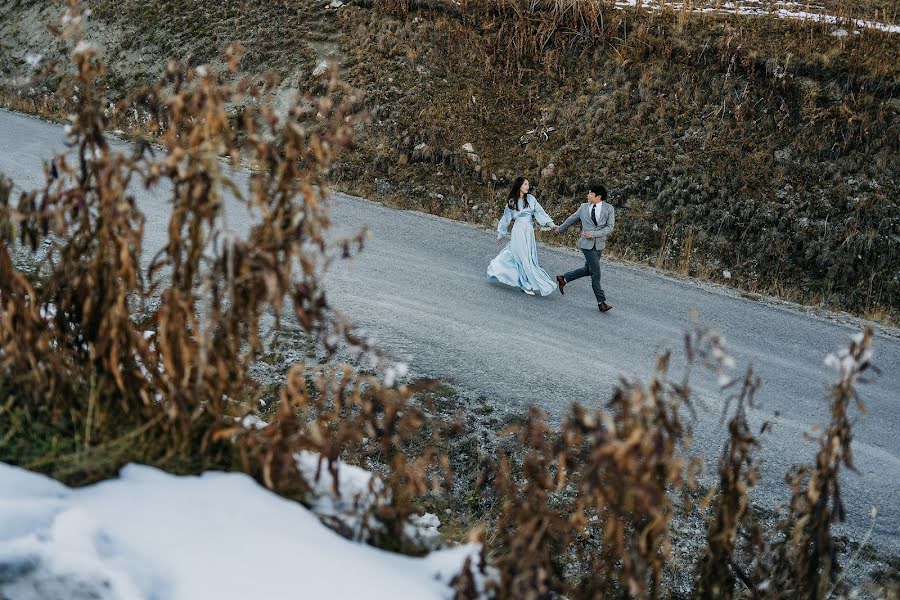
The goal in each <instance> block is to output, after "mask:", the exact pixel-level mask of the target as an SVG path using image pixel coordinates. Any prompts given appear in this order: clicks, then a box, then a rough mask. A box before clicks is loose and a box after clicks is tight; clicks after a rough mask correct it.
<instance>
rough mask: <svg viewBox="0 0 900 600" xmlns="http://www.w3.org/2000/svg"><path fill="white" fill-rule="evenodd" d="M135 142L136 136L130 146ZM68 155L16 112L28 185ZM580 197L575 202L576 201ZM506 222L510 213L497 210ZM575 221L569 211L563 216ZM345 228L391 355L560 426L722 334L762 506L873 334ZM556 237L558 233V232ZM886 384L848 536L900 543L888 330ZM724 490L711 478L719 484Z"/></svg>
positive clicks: (899, 346)
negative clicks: (624, 382)
mask: <svg viewBox="0 0 900 600" xmlns="http://www.w3.org/2000/svg"><path fill="white" fill-rule="evenodd" d="M117 144H121V145H122V146H123V147H127V144H126V143H125V142H117ZM62 148H63V129H62V127H60V126H58V125H54V124H50V123H46V122H43V121H40V120H37V119H33V118H30V117H25V116H21V115H17V114H13V113H9V112H5V111H0V173H5V174H6V175H7V176H9V177H11V178H12V179H13V180H14V182H15V183H16V184H17V186H19V187H21V188H23V189H33V188H36V187H40V186H41V184H42V182H43V174H42V168H41V165H42V161H44V160H46V159H48V158H49V157H51V156H52V155H53V154H54V153H55V152H57V151H59V150H61V149H62ZM134 193H135V195H136V197H137V199H138V202H139V206H140V207H141V209H142V210H143V211H144V213H145V215H146V218H147V222H146V235H145V247H146V256H151V255H152V254H153V253H154V252H155V251H156V250H157V249H159V248H160V247H161V246H162V245H163V242H164V240H165V236H166V224H167V218H168V206H167V204H166V202H165V195H164V194H160V193H159V192H147V191H145V190H143V189H142V188H139V187H138V186H135V189H134ZM573 202H574V201H573ZM242 212H243V211H241V210H231V209H230V210H229V219H230V221H231V226H232V227H233V228H234V229H235V230H237V231H239V232H240V231H241V230H246V227H247V225H248V223H247V222H246V218H243V220H242V217H241V215H242ZM497 212H498V216H499V213H500V209H499V208H498V210H497ZM552 216H554V217H555V218H556V219H557V221H558V222H559V221H561V220H562V218H564V217H565V216H567V215H552ZM332 217H333V222H334V223H336V224H337V227H336V230H335V234H336V235H340V234H341V233H344V232H346V233H350V232H353V231H356V230H358V229H360V228H362V227H363V226H365V227H368V229H369V231H370V233H371V235H370V239H369V241H368V243H367V245H366V248H365V251H364V252H363V254H362V255H361V256H359V257H358V258H356V259H354V260H352V261H350V262H343V263H338V264H337V265H336V266H335V268H334V269H333V270H332V272H331V273H330V274H329V275H328V277H327V290H328V294H329V297H330V298H331V301H332V303H333V304H334V305H335V306H337V307H338V308H340V309H341V310H342V311H343V312H345V313H346V314H347V315H348V316H349V317H350V318H351V320H352V321H353V322H354V323H356V324H357V325H359V326H361V327H363V328H365V329H366V330H367V332H369V333H370V334H371V335H372V336H374V337H375V338H376V339H377V340H378V342H379V346H380V347H382V348H384V349H385V350H387V351H388V352H390V353H392V354H394V355H396V356H398V357H406V358H408V360H409V364H410V367H411V369H412V370H414V371H415V372H416V373H420V374H428V375H430V376H434V377H439V378H442V379H445V380H447V381H449V382H451V383H455V384H457V385H459V386H461V387H463V388H465V389H467V390H471V391H475V392H477V393H480V394H484V395H485V396H486V397H488V398H489V400H490V401H491V402H493V403H495V404H498V405H503V407H504V408H507V409H515V410H518V409H524V408H525V407H526V406H528V405H530V404H536V405H538V406H540V407H541V408H542V409H544V410H545V411H546V412H547V413H548V414H549V415H550V416H551V417H552V418H559V416H560V415H561V414H562V413H563V412H564V411H565V410H566V408H567V407H568V406H569V405H570V403H571V402H573V401H576V400H577V401H579V402H582V403H584V404H587V405H591V406H601V405H602V404H603V403H604V402H605V401H606V400H607V399H608V398H609V397H610V395H611V393H612V391H613V389H614V387H615V386H616V385H617V383H618V381H619V378H620V376H622V375H625V376H628V377H639V378H646V377H647V376H649V375H650V374H651V373H652V371H653V368H654V364H655V357H656V355H657V354H658V353H659V352H660V351H663V350H665V349H672V350H673V351H674V360H673V372H674V373H676V374H680V373H681V369H682V367H683V365H684V352H683V341H682V340H683V335H684V332H685V331H686V330H687V329H688V328H689V327H690V324H691V316H690V314H691V310H692V309H696V311H697V313H698V314H699V317H700V321H701V322H702V323H703V324H705V325H711V326H714V327H716V328H717V329H718V330H719V331H721V332H722V333H723V334H724V335H725V337H726V339H727V342H728V349H729V352H730V354H731V355H732V356H734V357H735V359H736V360H737V363H738V368H737V370H736V373H739V372H740V371H741V370H742V369H743V368H744V367H745V366H746V365H747V364H748V363H749V362H752V364H753V367H754V369H755V371H756V372H757V374H759V375H760V376H761V377H762V378H763V380H764V384H763V386H762V388H761V389H760V391H759V393H758V395H757V401H758V404H759V408H758V409H757V410H755V411H753V413H752V415H751V418H752V421H753V423H754V426H756V427H758V426H759V425H761V424H762V423H763V422H764V421H766V420H770V421H773V422H774V428H773V430H772V431H771V432H770V433H768V434H766V435H765V436H764V438H763V452H762V458H763V461H764V463H763V464H764V469H763V479H762V483H761V485H760V486H759V487H758V488H757V490H755V492H754V494H755V495H754V500H755V501H756V502H758V503H760V504H763V505H767V506H773V505H774V504H776V503H778V502H784V501H786V500H787V498H788V497H789V495H788V494H789V492H788V489H787V486H786V485H785V484H784V481H783V474H784V473H785V472H786V471H787V469H788V468H789V467H790V466H791V465H792V464H795V463H801V462H811V461H812V460H813V458H814V454H815V447H814V445H812V444H811V443H810V442H808V441H806V440H805V439H804V437H803V435H802V434H803V433H804V432H809V431H811V429H812V427H813V426H814V425H815V424H820V423H825V422H827V419H828V417H829V413H828V385H829V382H830V381H832V379H833V377H834V374H833V372H831V370H830V369H829V368H828V367H826V366H825V365H824V363H823V360H824V358H825V356H826V354H827V353H829V352H832V351H834V350H837V349H839V348H842V347H845V346H846V345H847V343H848V341H849V340H850V337H851V336H852V335H853V334H854V333H855V332H857V331H859V325H858V323H857V324H856V325H854V324H853V320H852V319H843V321H844V322H842V320H841V319H839V318H822V317H821V316H815V315H811V314H809V311H806V310H804V309H802V308H801V307H794V306H791V305H787V304H784V303H772V302H760V301H756V300H752V299H748V298H745V297H742V296H741V295H740V294H737V293H735V292H733V291H730V290H726V289H723V288H720V287H719V286H712V285H705V284H701V283H698V282H695V281H690V280H682V279H675V278H671V277H666V276H664V275H661V274H659V273H657V272H655V271H653V270H651V269H645V268H639V267H634V266H630V265H625V264H619V263H614V262H610V261H604V263H603V287H604V289H605V290H606V293H607V297H608V301H609V302H610V304H612V305H613V306H614V308H613V310H612V311H610V312H609V313H606V314H600V313H599V311H598V310H597V307H596V303H595V302H594V301H593V294H592V293H591V289H590V280H589V279H588V278H585V279H582V280H579V281H576V282H572V283H571V284H569V285H568V286H567V287H566V295H565V296H560V295H559V294H558V293H555V294H553V295H551V296H548V297H546V298H541V297H529V296H526V295H525V294H523V293H522V292H521V291H519V290H517V289H512V288H508V287H505V286H502V285H499V284H492V283H489V282H488V281H487V280H486V278H485V269H486V267H487V264H488V262H490V260H491V258H493V256H494V255H495V254H496V253H497V252H498V251H499V249H500V247H499V246H497V245H496V244H495V235H494V233H493V232H491V231H487V230H485V229H482V228H477V227H472V226H469V225H465V224H461V223H457V222H454V221H450V220H447V219H442V218H438V217H434V216H431V215H425V214H421V213H415V212H408V211H401V210H396V209H392V208H387V207H384V206H382V205H380V204H377V203H373V202H369V201H366V200H361V199H356V198H350V197H347V196H343V195H335V197H334V198H333V207H332ZM549 235H550V234H542V236H543V239H548V236H549ZM580 256H581V255H580V253H578V252H577V251H576V250H575V249H574V248H573V249H567V248H553V247H546V246H542V247H540V248H539V258H540V261H541V264H542V266H543V267H544V268H545V269H546V270H547V271H548V272H549V273H550V274H551V275H552V274H556V273H562V272H564V271H567V270H569V269H571V268H573V267H576V266H579V265H580V264H581V262H583V261H582V260H581V259H580ZM874 362H875V363H876V364H877V365H878V366H879V367H880V368H881V369H882V375H881V376H880V377H879V378H878V379H877V380H876V381H875V382H873V383H870V384H867V385H864V386H860V392H861V394H862V397H863V400H864V402H865V403H866V406H867V408H868V414H867V415H865V416H861V417H860V418H859V421H858V422H857V423H856V425H855V426H854V429H853V431H854V439H853V450H854V458H855V462H856V467H857V469H858V472H857V473H851V472H848V471H845V474H844V479H843V495H844V499H845V502H846V504H847V508H848V521H847V524H846V526H845V527H844V528H843V531H845V532H846V533H848V534H850V535H852V536H853V537H856V538H859V537H861V536H862V535H863V533H864V532H865V531H866V530H867V529H868V528H869V526H870V519H869V508H870V507H871V506H876V507H877V508H878V511H879V515H878V519H877V522H876V524H875V534H874V539H875V540H876V542H877V544H878V545H879V546H880V547H882V549H884V550H887V551H889V552H896V551H897V549H898V548H900V336H898V334H897V332H896V330H885V329H884V328H882V329H881V330H880V332H879V333H877V335H876V339H875V342H874ZM694 384H695V387H696V389H697V390H698V393H699V395H700V397H701V398H702V399H703V402H704V404H705V406H706V409H705V410H701V411H700V414H699V416H698V421H697V422H696V424H695V443H694V449H695V450H696V451H697V452H699V453H700V454H702V455H703V456H705V457H706V459H707V461H709V463H710V466H711V468H714V465H715V461H716V459H717V457H718V454H719V452H720V449H721V444H722V441H723V440H724V437H725V435H726V430H725V427H724V426H723V425H721V424H720V414H721V408H722V405H723V401H724V399H723V396H722V395H721V394H720V393H719V392H718V390H717V388H716V385H715V381H714V379H713V378H712V377H711V376H704V375H700V376H698V377H696V378H695V380H694ZM710 481H711V480H710Z"/></svg>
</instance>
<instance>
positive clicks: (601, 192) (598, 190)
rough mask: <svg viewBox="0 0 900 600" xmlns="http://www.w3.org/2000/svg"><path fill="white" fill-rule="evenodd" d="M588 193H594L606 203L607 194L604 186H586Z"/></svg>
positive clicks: (593, 184)
mask: <svg viewBox="0 0 900 600" xmlns="http://www.w3.org/2000/svg"><path fill="white" fill-rule="evenodd" d="M588 191H589V192H594V193H595V194H597V195H598V196H600V200H602V201H603V202H606V195H607V194H608V192H607V191H606V186H604V185H602V184H600V183H592V184H590V185H589V186H588Z"/></svg>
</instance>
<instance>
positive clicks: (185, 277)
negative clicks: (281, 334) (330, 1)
mask: <svg viewBox="0 0 900 600" xmlns="http://www.w3.org/2000/svg"><path fill="white" fill-rule="evenodd" d="M67 18H68V21H69V25H68V26H67V27H66V29H65V30H64V31H63V32H62V33H61V35H62V36H63V37H64V38H65V39H66V40H67V42H68V43H69V44H70V46H71V47H73V48H74V50H73V52H72V59H73V63H74V67H75V69H74V72H73V73H72V74H70V75H64V80H63V83H62V84H61V85H60V91H61V92H62V93H64V94H65V97H67V98H70V102H71V103H72V104H71V109H72V114H73V117H72V119H71V122H70V126H69V131H68V143H69V145H70V147H71V148H72V151H71V152H67V153H64V154H61V155H59V156H57V157H56V158H55V159H54V160H53V161H51V162H49V163H48V164H47V169H46V171H47V182H46V186H45V188H44V189H43V190H42V191H40V192H34V193H23V194H22V195H21V196H20V198H19V199H18V202H14V200H13V198H11V194H10V191H9V186H7V185H4V186H3V187H2V192H3V193H2V194H0V201H2V202H0V223H2V232H3V244H2V246H0V275H2V276H0V301H2V306H0V373H2V375H0V396H2V398H4V403H5V404H4V406H3V410H2V411H0V418H2V422H3V423H4V425H5V427H4V428H3V430H4V432H5V437H4V447H5V448H6V451H5V452H4V454H6V455H8V456H11V458H9V459H7V460H13V461H14V462H19V463H20V464H24V466H26V467H31V468H38V469H40V470H42V471H45V472H47V473H50V474H51V475H54V476H56V477H59V478H61V479H63V480H65V481H67V482H68V483H73V484H82V483H88V482H91V481H95V480H97V479H102V478H105V477H109V476H111V475H113V474H114V473H115V472H116V471H117V469H118V468H119V467H120V466H121V465H122V464H124V462H127V461H132V460H138V461H141V462H147V463H150V464H156V465H160V466H167V467H168V468H170V469H171V470H174V471H194V470H199V469H202V468H208V467H215V468H237V469H241V470H243V471H245V472H248V473H250V474H253V475H254V476H256V477H257V478H258V479H259V480H260V481H261V482H262V483H263V484H265V485H266V486H267V487H269V488H271V489H274V490H277V491H279V492H281V493H283V494H288V495H292V496H296V497H300V498H302V497H303V493H304V492H305V491H306V490H307V489H308V487H309V485H310V482H308V481H306V480H305V479H304V477H303V476H302V475H301V473H300V471H299V470H298V466H297V461H296V458H295V455H296V453H297V452H299V451H300V450H311V451H314V452H317V453H319V455H320V456H321V457H322V461H323V465H324V466H326V467H327V468H329V469H332V470H333V469H334V468H335V466H334V464H335V461H336V460H337V459H338V457H339V456H340V455H341V454H342V453H343V452H348V453H351V454H352V455H353V456H355V457H356V458H357V459H359V460H362V457H365V456H377V457H378V458H379V459H380V460H382V461H383V463H384V464H385V465H386V468H385V473H384V477H383V478H384V480H385V481H386V482H387V484H388V485H387V486H385V488H384V489H383V490H382V491H381V492H380V493H381V494H382V495H383V496H384V500H385V501H384V502H382V503H375V505H373V509H374V510H376V511H377V513H378V514H377V517H378V518H379V519H380V520H381V522H382V523H384V524H385V525H387V526H388V528H387V532H382V534H381V535H386V536H387V537H390V538H391V539H392V541H390V542H388V541H385V544H386V545H393V546H396V547H403V544H404V542H403V540H404V537H403V529H402V524H403V522H404V521H405V518H406V516H408V515H409V514H410V513H411V511H413V510H414V507H413V506H412V504H411V498H412V496H413V495H421V494H422V493H424V492H425V491H426V489H429V486H430V485H431V483H432V479H431V476H430V475H429V478H427V479H426V467H427V466H428V465H431V464H433V463H434V462H436V459H435V457H434V456H433V455H432V453H431V451H430V450H429V449H428V448H424V449H422V451H421V452H422V453H421V455H420V456H417V455H414V454H412V453H410V452H408V451H404V452H401V451H400V448H401V446H402V444H403V443H404V442H405V440H407V439H408V438H410V437H411V436H412V435H413V434H414V433H415V432H416V431H417V430H418V429H419V427H420V426H421V424H422V416H421V413H420V412H419V411H417V410H416V409H415V408H413V407H410V406H407V399H408V398H409V397H410V396H411V395H412V394H413V393H415V392H416V391H417V388H416V386H401V387H387V386H384V385H383V384H382V383H381V382H380V380H379V379H378V378H376V377H374V376H368V375H363V374H358V373H355V372H354V371H353V370H352V369H350V368H349V367H347V366H343V367H341V366H338V367H336V368H328V369H324V368H323V369H318V370H316V371H315V372H314V373H313V374H314V377H313V378H312V379H311V380H310V381H309V382H307V380H306V377H305V372H304V367H303V366H300V365H298V366H296V367H295V368H294V369H293V370H292V371H291V372H290V373H289V375H288V378H287V382H286V383H285V385H284V386H282V388H281V389H280V391H279V392H278V395H277V398H276V399H275V401H276V402H277V406H276V408H275V410H274V412H273V414H272V415H271V417H270V420H269V421H268V424H267V425H266V426H265V427H263V428H261V429H255V428H254V427H251V426H245V425H244V422H243V419H244V418H245V417H246V416H248V415H250V414H254V413H255V412H256V411H257V407H258V406H257V404H256V401H257V400H258V399H259V396H260V393H261V390H260V389H259V387H258V386H256V384H255V383H254V382H253V380H252V378H251V377H250V367H251V365H252V364H253V363H254V361H256V360H257V359H258V358H259V357H260V355H261V354H262V353H263V352H264V350H265V345H264V342H263V338H264V334H265V332H264V330H263V329H262V324H261V323H262V317H263V316H264V315H265V314H266V313H268V312H271V314H273V315H275V316H276V323H275V328H276V329H278V328H279V327H280V319H281V317H282V315H283V314H284V312H285V311H290V313H291V315H292V317H293V318H294V319H295V320H296V322H297V323H298V324H299V326H300V327H301V328H302V329H303V330H304V331H305V333H306V335H308V336H309V337H310V339H312V340H313V341H314V342H315V344H316V345H317V347H318V348H320V349H321V350H322V351H323V352H324V356H325V357H326V358H327V357H328V356H330V355H331V354H332V353H334V352H335V351H336V350H337V348H338V347H339V345H341V344H343V345H345V346H352V347H355V348H356V349H357V351H358V353H359V354H361V355H362V356H363V357H367V358H368V359H370V360H371V361H374V363H375V364H379V365H381V366H380V367H379V368H381V367H384V366H386V365H385V364H383V363H382V359H381V358H380V356H379V355H378V353H377V352H376V350H375V349H374V348H372V347H370V346H369V344H368V343H367V342H366V340H365V339H362V338H360V337H358V335H357V334H356V333H355V332H354V330H353V328H352V327H351V326H350V324H349V323H347V322H346V320H345V319H344V318H343V317H342V316H341V315H340V314H338V313H336V312H335V311H334V310H333V309H332V308H331V307H330V305H329V303H328V301H327V298H326V295H325V291H324V289H323V288H322V285H321V279H320V277H321V274H322V272H323V270H324V269H325V268H326V267H327V262H328V260H327V259H326V255H325V253H326V250H327V246H328V245H327V244H326V241H325V237H324V234H325V231H326V229H327V227H328V225H329V220H328V212H327V207H326V204H325V202H324V199H325V197H326V196H327V194H328V187H327V184H326V183H327V182H326V181H325V180H324V179H323V174H324V173H325V172H326V171H327V167H328V165H329V164H330V163H331V161H333V160H334V158H335V156H336V155H337V154H338V153H339V152H341V151H342V150H343V149H344V148H346V147H347V146H348V145H349V144H350V142H351V135H352V129H351V126H350V125H351V123H352V121H353V119H354V118H356V115H357V108H358V105H357V100H356V99H355V97H354V96H353V94H352V92H350V91H349V90H347V89H346V88H345V87H342V84H341V83H340V82H339V81H338V80H337V79H336V78H335V77H334V75H333V74H332V77H331V79H330V81H326V82H325V84H324V90H325V93H324V94H323V95H321V96H312V95H308V96H306V97H304V98H302V99H301V100H300V101H299V102H298V103H297V104H296V105H294V106H293V107H292V108H291V109H290V110H289V111H288V116H287V117H286V118H284V119H279V118H277V117H276V116H275V114H274V113H273V112H272V111H271V110H270V109H269V108H267V107H265V106H258V102H257V100H258V95H259V93H260V91H261V90H260V86H259V85H258V84H257V82H254V81H247V80H245V81H240V82H238V83H236V84H235V85H234V86H232V85H230V84H225V83H222V80H221V78H220V77H219V76H218V75H217V74H216V73H215V72H214V71H213V70H212V69H211V68H209V67H202V68H201V67H198V68H196V69H188V68H186V67H183V66H180V65H178V64H176V63H174V62H173V63H171V64H170V65H169V67H168V68H167V70H166V73H165V74H164V76H163V78H162V79H161V80H160V81H159V82H158V83H156V84H154V85H152V86H149V87H146V88H144V89H142V90H139V91H137V92H135V93H134V94H133V95H132V96H131V98H130V99H129V100H127V101H125V102H124V103H123V104H121V105H120V106H119V107H117V109H118V110H119V111H122V112H127V111H129V110H130V109H132V108H134V109H136V110H137V111H138V114H140V115H143V116H146V119H145V121H146V122H147V123H149V127H150V128H151V129H152V130H153V131H152V133H153V138H154V139H155V140H157V141H158V142H159V143H160V144H161V146H162V150H161V151H159V152H158V151H155V150H154V149H153V148H152V147H151V146H150V145H149V144H148V143H146V142H137V143H136V144H135V148H134V152H122V151H118V150H115V149H113V148H112V147H111V146H110V145H109V143H108V142H107V139H106V127H107V123H108V114H107V107H108V103H107V102H106V99H105V91H106V90H105V86H104V74H105V67H104V64H103V63H102V61H100V60H99V58H98V51H97V49H96V48H94V47H92V46H90V45H89V44H85V43H82V37H81V33H80V24H81V20H82V17H81V15H80V14H79V10H78V4H77V2H75V1H74V0H73V1H72V2H71V3H70V5H69V12H68V16H67ZM239 54H240V49H239V48H238V47H236V46H235V47H232V48H230V49H229V51H228V52H227V53H226V55H225V57H224V60H225V61H226V63H227V64H228V65H229V68H230V70H231V71H232V72H234V71H235V70H236V66H237V62H238V60H239ZM232 104H233V105H238V106H242V109H241V111H240V113H239V115H238V116H237V118H233V116H232V115H230V114H229V112H228V110H227V109H226V107H227V106H228V105H232ZM223 159H227V161H228V163H230V165H231V166H232V167H234V166H238V165H239V164H241V163H242V161H247V162H250V163H252V164H254V165H256V166H257V169H256V170H255V171H254V172H253V174H252V175H251V177H250V181H249V184H248V186H247V188H246V189H241V188H239V187H238V186H237V184H236V183H235V182H234V181H233V180H232V179H231V178H230V175H229V173H230V169H229V165H228V163H226V162H225V161H223ZM163 183H165V184H166V186H165V187H162V184H163ZM132 184H134V185H143V186H146V187H147V188H150V189H157V190H159V189H167V190H171V192H170V194H169V196H168V198H167V202H168V203H169V205H170V207H171V213H170V218H169V223H168V240H167V243H166V245H165V247H163V248H162V249H160V251H159V252H158V253H157V254H156V256H155V257H154V259H153V260H152V262H151V264H150V267H149V270H146V271H145V270H144V269H143V267H142V265H141V263H140V258H141V255H142V251H143V243H144V239H143V233H144V229H143V228H144V217H143V215H142V214H141V212H140V211H139V210H138V208H137V206H136V204H135V200H134V198H133V197H132V196H131V194H130V192H129V185H132ZM226 195H233V196H234V197H235V198H236V199H237V202H238V203H239V204H240V205H241V206H243V207H245V208H246V209H247V211H248V214H251V213H255V214H256V215H257V217H256V218H255V220H254V223H253V226H252V227H251V229H250V231H249V233H248V234H247V236H246V237H242V236H238V235H236V234H234V233H233V232H232V231H231V230H230V229H229V228H228V226H227V223H226V222H225V215H224V213H223V199H224V197H225V196H226ZM362 240H363V233H362V232H361V233H360V234H359V235H357V236H356V237H353V238H349V239H347V240H345V241H344V242H343V244H342V246H339V248H342V250H343V254H344V256H345V257H349V256H351V255H353V254H354V253H356V252H357V251H359V250H360V249H361V248H362ZM16 241H18V242H19V243H20V244H21V247H17V246H16ZM38 249H40V250H41V252H38ZM12 253H24V254H26V255H30V256H31V258H32V259H33V261H34V262H35V263H36V265H37V266H36V269H35V271H34V272H33V273H31V274H30V275H29V276H26V275H25V274H23V273H22V272H20V271H19V270H18V269H17V268H16V267H15V266H14V264H13V262H12ZM46 430H50V432H47V431H46ZM31 439H42V440H43V439H51V440H53V442H52V443H49V442H48V443H49V444H50V446H51V447H49V448H36V450H37V452H36V453H35V452H33V451H31V450H30V449H29V440H31ZM56 440H62V443H61V444H60V447H59V448H56V447H54V444H56ZM366 440H371V442H367V441H366ZM70 441H74V444H72V443H70ZM17 449H18V451H17ZM335 481H337V479H335Z"/></svg>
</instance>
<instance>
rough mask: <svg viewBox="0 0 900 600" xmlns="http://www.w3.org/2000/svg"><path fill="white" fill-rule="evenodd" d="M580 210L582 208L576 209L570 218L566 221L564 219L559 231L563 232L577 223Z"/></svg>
mask: <svg viewBox="0 0 900 600" xmlns="http://www.w3.org/2000/svg"><path fill="white" fill-rule="evenodd" d="M579 210H581V208H579V209H578V210H576V211H575V212H573V213H572V215H571V216H570V217H569V218H568V219H566V220H565V221H563V224H562V225H560V226H559V232H560V233H562V232H563V231H565V230H566V229H568V228H569V227H571V226H572V225H573V224H574V223H575V221H577V220H578V211H579Z"/></svg>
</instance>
